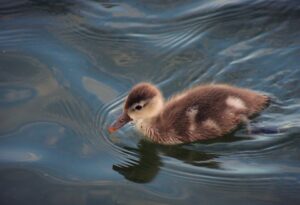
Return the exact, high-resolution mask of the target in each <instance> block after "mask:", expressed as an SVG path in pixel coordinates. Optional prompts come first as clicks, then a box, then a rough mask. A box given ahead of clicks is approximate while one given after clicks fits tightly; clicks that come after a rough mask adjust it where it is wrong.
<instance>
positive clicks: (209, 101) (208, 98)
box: [108, 82, 270, 145]
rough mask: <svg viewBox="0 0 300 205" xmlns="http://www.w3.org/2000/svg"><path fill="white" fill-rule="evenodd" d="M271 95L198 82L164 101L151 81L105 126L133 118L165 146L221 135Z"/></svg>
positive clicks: (135, 91)
mask: <svg viewBox="0 0 300 205" xmlns="http://www.w3.org/2000/svg"><path fill="white" fill-rule="evenodd" d="M269 101H270V98H269V97H268V96H266V95H263V94H260V93H258V92H256V91H252V90H249V89H245V88H238V87H234V86H230V85H226V84H211V85H199V86H196V87H194V88H191V89H189V90H186V91H184V92H181V93H179V94H177V95H175V96H173V97H171V98H170V99H169V100H167V101H166V102H165V100H164V98H163V95H162V93H161V92H160V90H159V89H158V88H156V87H155V86H154V85H152V84H150V83H144V82H143V83H139V84H137V85H135V86H134V87H133V88H132V89H131V91H130V92H129V95H128V96H127V98H126V101H125V104H124V107H123V113H122V114H121V116H119V118H118V119H117V120H116V121H115V122H114V123H113V124H112V125H111V126H110V127H109V128H108V131H109V132H110V133H112V132H115V131H116V130H118V129H119V128H121V127H122V126H124V125H125V124H126V123H128V122H130V121H133V123H134V124H135V126H136V128H137V129H138V130H139V131H140V132H142V133H143V134H144V135H145V136H146V138H148V139H150V140H151V141H153V142H156V143H159V144H166V145H174V144H180V143H189V142H194V141H199V140H205V139H213V138H217V137H221V136H223V135H225V134H226V133H229V132H231V131H233V130H234V129H235V128H237V126H238V125H239V124H241V123H247V122H248V120H249V118H250V117H251V116H253V115H255V114H257V113H258V112H260V111H261V110H263V109H264V108H265V107H266V106H267V105H268V104H269Z"/></svg>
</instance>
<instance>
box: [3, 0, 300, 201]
mask: <svg viewBox="0 0 300 205" xmlns="http://www.w3.org/2000/svg"><path fill="white" fill-rule="evenodd" d="M299 25H300V3H299V1H296V0H277V1H275V0H274V1H272V0H259V1H251V0H249V1H246V0H201V1H199V0H163V1H162V0H140V1H138V0H128V1H110V0H103V1H101V0H72V1H71V0H70V1H67V0H52V1H45V0H14V1H11V0H2V1H1V3H0V122H1V123H0V201H1V204H2V205H6V204H7V205H14V204H46V205H48V204H72V205H76V204H91V205H92V204H102V205H106V204H108V205H110V204H222V205H224V204H230V205H234V204H251V205H252V204H255V205H259V204H272V205H273V204H299V203H300V195H299V193H300V137H299V134H300V109H299V108H300V29H299V28H300V27H299ZM141 81H150V82H152V83H154V84H156V85H157V86H158V87H159V88H160V89H161V90H162V92H163V93H164V95H165V97H170V96H171V95H173V94H174V93H176V92H177V91H180V90H183V89H186V88H189V87H191V86H193V85H196V84H201V83H229V84H233V85H237V86H241V87H246V88H250V89H254V90H258V91H261V92H264V93H267V94H268V95H271V96H273V98H274V99H275V101H276V103H273V104H271V106H270V107H268V108H267V109H266V110H264V111H263V112H262V113H261V114H260V115H259V116H258V117H256V118H255V119H254V120H253V121H252V124H253V126H259V127H266V128H268V127H275V128H276V129H278V130H279V132H277V133H272V132H271V133H268V132H258V133H255V134H251V135H249V134H247V131H246V129H245V128H244V127H241V128H240V129H238V130H237V131H236V132H234V133H231V134H229V135H228V136H225V137H224V138H222V139H217V140H211V141H203V142H197V143H192V144H185V145H178V146H162V145H157V144H153V143H150V142H147V141H144V140H142V136H141V135H140V134H139V133H137V132H136V131H135V130H134V129H133V127H132V125H128V126H125V127H124V129H121V130H120V131H118V132H116V133H115V134H113V135H109V134H108V132H107V130H106V127H107V125H109V124H110V123H111V122H112V121H113V120H114V119H115V118H116V116H117V115H118V114H119V113H120V112H121V108H122V103H123V101H124V97H125V96H126V94H127V92H128V90H129V89H130V88H131V87H132V86H133V85H134V84H136V83H138V82H141Z"/></svg>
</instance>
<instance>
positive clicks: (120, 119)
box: [108, 113, 132, 133]
mask: <svg viewBox="0 0 300 205" xmlns="http://www.w3.org/2000/svg"><path fill="white" fill-rule="evenodd" d="M131 120H132V119H131V118H130V117H129V116H128V115H127V113H123V114H122V115H121V116H119V117H118V119H117V120H116V121H115V122H114V123H113V124H111V125H110V126H109V127H108V132H109V133H113V132H115V131H117V130H118V129H120V128H121V127H123V126H124V125H125V124H126V123H128V122H130V121H131Z"/></svg>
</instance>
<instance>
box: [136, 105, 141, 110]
mask: <svg viewBox="0 0 300 205" xmlns="http://www.w3.org/2000/svg"><path fill="white" fill-rule="evenodd" d="M134 109H136V110H140V109H142V106H141V105H137V106H135V107H134Z"/></svg>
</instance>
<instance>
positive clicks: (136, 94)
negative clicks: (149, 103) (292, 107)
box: [124, 83, 159, 109]
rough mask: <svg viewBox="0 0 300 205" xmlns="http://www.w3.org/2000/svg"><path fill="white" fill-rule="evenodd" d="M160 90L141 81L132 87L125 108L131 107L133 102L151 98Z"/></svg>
mask: <svg viewBox="0 0 300 205" xmlns="http://www.w3.org/2000/svg"><path fill="white" fill-rule="evenodd" d="M158 93H159V91H158V90H157V88H155V87H154V86H153V85H151V84H149V83H140V84H138V85H136V86H134V87H133V88H132V90H131V91H130V93H129V95H128V97H127V100H126V102H125V107H124V108H125V109H128V108H130V107H131V106H132V105H133V104H135V103H138V102H141V101H146V100H149V99H151V98H153V97H155V96H156V95H157V94H158Z"/></svg>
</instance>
